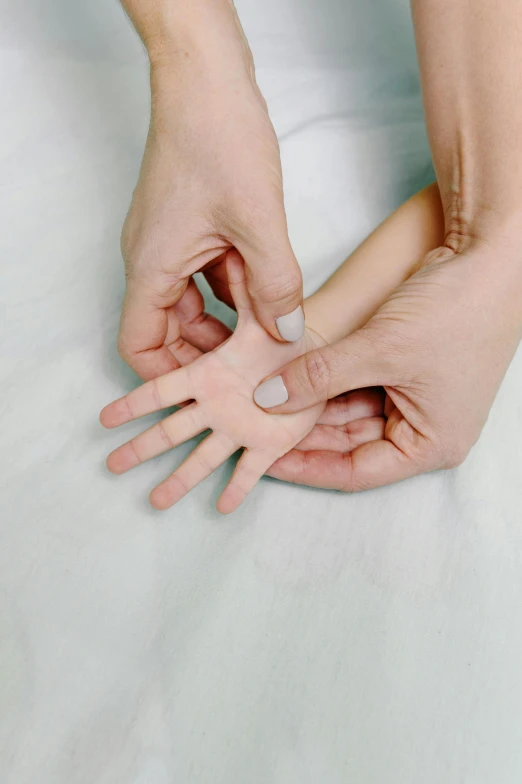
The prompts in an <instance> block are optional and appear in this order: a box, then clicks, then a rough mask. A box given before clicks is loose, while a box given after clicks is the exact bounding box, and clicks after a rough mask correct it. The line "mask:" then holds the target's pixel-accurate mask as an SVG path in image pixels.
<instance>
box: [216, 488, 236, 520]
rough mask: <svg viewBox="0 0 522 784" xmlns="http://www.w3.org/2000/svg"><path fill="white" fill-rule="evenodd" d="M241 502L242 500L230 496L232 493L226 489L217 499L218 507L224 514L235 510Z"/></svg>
mask: <svg viewBox="0 0 522 784" xmlns="http://www.w3.org/2000/svg"><path fill="white" fill-rule="evenodd" d="M240 504H241V501H240V500H237V499H234V498H230V493H229V492H227V491H226V490H225V491H224V492H223V493H222V494H221V495H220V497H219V498H218V500H217V503H216V509H217V511H218V512H219V513H220V514H222V515H229V514H232V512H235V511H236V509H237V508H238V506H239V505H240Z"/></svg>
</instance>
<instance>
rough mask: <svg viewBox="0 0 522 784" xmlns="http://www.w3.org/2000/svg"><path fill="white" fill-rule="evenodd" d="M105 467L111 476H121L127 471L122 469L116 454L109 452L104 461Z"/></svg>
mask: <svg viewBox="0 0 522 784" xmlns="http://www.w3.org/2000/svg"><path fill="white" fill-rule="evenodd" d="M105 465H106V466H107V469H108V470H109V471H110V473H111V474H117V475H119V474H123V473H124V472H125V471H126V470H127V469H126V468H124V467H123V465H122V463H121V462H120V460H119V458H118V456H117V453H116V452H111V453H110V455H109V456H108V458H107V459H106V461H105Z"/></svg>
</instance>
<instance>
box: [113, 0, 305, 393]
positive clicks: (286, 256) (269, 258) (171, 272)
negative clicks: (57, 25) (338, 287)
mask: <svg viewBox="0 0 522 784" xmlns="http://www.w3.org/2000/svg"><path fill="white" fill-rule="evenodd" d="M124 4H125V5H126V7H127V10H128V11H129V13H130V14H131V17H132V18H133V21H134V23H135V25H136V27H137V28H138V29H139V31H140V33H141V34H142V37H143V39H144V41H145V43H146V45H147V48H148V50H149V56H150V59H151V89H152V116H151V124H150V131H149V135H148V139H147V145H146V149H145V154H144V157H143V163H142V167H141V172H140V176H139V181H138V185H137V187H136V190H135V192H134V196H133V199H132V204H131V207H130V210H129V214H128V216H127V220H126V222H125V226H124V229H123V234H122V251H123V256H124V259H125V267H126V278H127V288H126V294H125V301H124V304H123V310H122V319H121V327H120V336H119V349H120V353H121V355H122V357H123V358H124V359H125V360H126V361H127V362H128V363H129V365H131V366H132V367H133V368H134V370H136V372H137V373H138V374H139V375H140V376H141V377H142V378H144V379H150V378H153V377H155V376H158V375H160V374H162V373H166V372H168V371H170V370H173V369H175V368H176V367H178V366H179V364H178V361H177V360H176V357H175V356H174V355H175V353H176V350H177V348H178V347H179V345H180V340H181V342H182V343H183V339H185V340H188V341H190V342H191V343H192V345H195V346H197V347H199V348H202V349H204V350H208V349H209V348H213V347H214V346H215V345H217V344H218V343H219V342H221V341H222V340H223V339H225V338H226V337H227V336H228V334H229V333H228V330H226V329H222V328H221V327H220V326H219V324H218V323H217V322H215V321H213V322H210V321H209V320H208V319H205V317H204V314H203V312H202V310H201V311H200V313H199V314H197V315H196V318H195V319H193V320H192V322H191V334H190V337H189V336H188V333H187V332H186V331H185V329H184V327H183V325H180V321H179V317H178V312H177V309H176V307H175V305H176V303H179V302H180V300H181V298H182V297H183V295H184V293H185V292H186V290H187V286H188V284H189V281H190V278H191V275H192V274H193V273H194V272H196V271H198V270H203V271H204V272H205V274H206V275H207V278H208V280H209V282H210V284H211V286H212V288H213V289H214V292H215V293H216V294H217V296H218V297H219V298H220V299H222V300H224V301H226V302H230V299H229V292H228V284H227V282H226V272H225V268H224V258H225V253H226V251H227V250H229V249H230V248H231V247H235V248H237V250H238V251H239V252H240V254H241V255H242V257H243V258H244V260H245V265H246V273H247V285H248V290H249V293H250V297H251V299H252V302H253V306H254V310H255V313H256V315H257V318H258V320H259V321H260V323H261V324H262V325H263V326H264V327H265V329H266V330H267V331H268V332H269V333H270V334H272V335H273V336H274V337H276V338H277V339H283V340H290V341H293V340H296V339H298V338H300V337H301V336H302V334H303V331H304V319H303V315H302V309H301V307H300V303H301V300H302V281H301V274H300V270H299V266H298V264H297V261H296V259H295V256H294V254H293V252H292V249H291V246H290V242H289V239H288V231H287V225H286V217H285V210H284V205H283V189H282V177H281V164H280V156H279V148H278V143H277V139H276V136H275V133H274V129H273V127H272V124H271V122H270V118H269V116H268V112H267V108H266V104H265V102H264V100H263V97H262V96H261V93H260V91H259V89H258V87H257V85H256V82H255V76H254V69H253V63H252V59H251V55H250V52H249V49H248V46H247V44H246V41H245V39H244V37H243V35H242V32H241V28H240V26H239V22H238V20H237V17H236V16H235V14H234V12H233V5H232V3H230V2H228V0H227V1H226V2H225V1H224V0H218V1H217V2H216V0H213V2H207V1H206V0H198V2H195V3H193V4H179V5H178V4H170V3H168V4H167V5H165V3H155V4H153V3H150V2H149V3H147V2H146V3H142V4H138V3H136V2H134V0H132V1H131V0H125V1H124ZM147 4H148V5H149V6H150V9H149V14H148V15H145V14H144V12H143V6H146V5H147ZM163 6H165V9H166V10H165V11H164V16H161V18H160V19H159V20H158V19H156V16H157V15H158V14H159V11H158V8H160V10H161V8H163ZM182 6H185V8H182ZM189 6H190V7H189ZM140 13H142V16H140ZM162 13H163V12H162ZM181 13H183V14H185V16H184V17H183V19H179V18H177V19H176V22H177V24H176V25H171V17H172V16H173V15H174V16H176V14H181ZM151 17H152V18H153V20H155V21H154V30H155V31H156V32H155V34H154V35H153V34H152V33H150V32H149V33H148V34H147V32H146V29H145V28H146V25H147V24H148V25H149V26H151V25H152V22H150V19H151ZM166 28H168V30H169V33H168V35H167V34H166V33H165V29H166ZM171 28H172V29H171ZM178 310H179V309H178ZM198 322H199V323H198Z"/></svg>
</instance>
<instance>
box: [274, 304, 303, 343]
mask: <svg viewBox="0 0 522 784" xmlns="http://www.w3.org/2000/svg"><path fill="white" fill-rule="evenodd" d="M275 323H276V327H277V330H278V332H279V335H280V337H281V338H282V339H283V340H285V341H286V342H287V343H296V342H297V341H298V340H301V338H302V337H303V335H304V333H305V317H304V311H303V308H302V307H301V305H298V306H297V308H295V309H294V310H292V311H291V312H290V313H287V314H286V315H284V316H279V318H276V320H275Z"/></svg>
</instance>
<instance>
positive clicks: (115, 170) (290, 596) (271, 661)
mask: <svg viewBox="0 0 522 784" xmlns="http://www.w3.org/2000/svg"><path fill="white" fill-rule="evenodd" d="M238 9H239V12H240V15H241V18H242V20H243V22H244V26H245V28H246V31H247V34H248V36H249V38H250V41H251V44H252V48H253V51H254V55H255V58H256V62H257V66H258V76H259V82H260V85H261V87H262V89H263V91H264V93H265V96H266V98H267V100H268V103H269V107H270V111H271V114H272V117H273V120H274V123H275V125H276V128H277V131H278V134H279V136H280V139H281V146H282V156H283V166H284V175H285V186H286V201H287V209H288V215H289V224H290V231H291V239H292V242H293V244H294V248H295V250H296V253H297V255H298V258H299V260H300V261H301V263H302V266H303V270H304V273H305V278H306V287H307V291H310V290H312V289H314V288H316V287H317V286H318V285H319V283H321V282H322V281H323V280H324V279H325V278H326V277H327V276H328V275H329V273H330V272H331V271H332V270H333V269H334V268H335V267H336V266H337V265H338V264H339V263H340V262H341V261H342V260H343V258H344V256H345V255H346V254H347V253H348V252H349V251H350V250H352V249H353V248H354V247H355V246H356V245H357V244H358V242H359V241H360V240H361V239H362V238H363V237H364V236H365V235H366V234H367V233H368V232H369V231H370V230H371V229H372V228H373V227H374V226H375V225H376V224H377V223H378V222H379V221H380V220H381V219H382V218H384V217H385V216H386V215H387V214H388V213H389V212H390V211H391V210H392V209H393V208H394V207H395V206H397V205H398V204H400V203H401V202H402V201H404V199H405V198H407V197H408V196H409V195H410V194H411V193H413V192H414V191H415V190H416V189H417V188H419V187H421V186H422V185H424V184H425V183H426V182H428V181H429V179H430V178H431V176H432V175H431V170H430V158H429V152H428V148H427V143H426V139H425V132H424V127H423V119H422V109H421V102H420V95H419V83H418V74H417V68H416V62H415V52H414V44H413V36H412V31H411V25H410V19H409V14H408V7H407V3H406V2H405V0H400V1H399V0H395V2H393V1H392V0H372V1H371V2H370V0H262V2H261V0H258V2H254V0H242V1H241V2H239V4H238ZM0 88H1V96H2V111H1V113H0V224H1V231H0V252H1V267H0V273H1V288H0V324H1V327H0V329H1V341H0V359H1V361H0V376H1V387H0V389H1V393H0V420H1V421H0V444H1V452H0V455H1V457H0V460H1V472H0V482H1V496H0V501H1V523H0V525H1V531H0V533H1V547H0V624H1V625H0V780H1V782H2V784H319V782H321V784H442V783H444V784H519V782H520V781H522V716H521V709H522V673H521V661H522V632H521V610H522V569H521V556H522V526H521V522H522V520H521V517H522V515H521V512H520V508H521V500H522V488H521V482H520V471H521V464H522V459H521V458H522V448H521V436H522V418H521V413H522V409H521V403H520V381H521V375H522V365H521V359H520V355H519V356H518V357H517V358H516V359H515V361H514V363H513V365H512V368H511V370H510V372H509V374H508V377H507V378H506V381H505V383H504V385H503V387H502V389H501V391H500V394H499V396H498V399H497V402H496V404H495V406H494V409H493V411H492V414H491V417H490V420H489V423H488V425H487V428H486V430H485V432H484V435H483V437H482V439H481V441H480V443H479V444H478V446H477V447H476V448H475V449H474V450H473V451H472V453H471V455H470V457H469V459H468V460H467V462H466V463H465V464H464V465H463V466H462V467H461V468H459V469H458V470H456V471H452V472H447V473H439V474H434V475H431V476H424V477H420V478H417V479H414V480H412V481H409V482H406V483H403V484H401V485H398V486H394V487H390V488H384V489H381V490H377V491H374V492H369V493H365V494H361V495H357V496H352V497H350V496H343V495H340V494H337V493H332V492H324V491H317V490H310V489H304V488H299V487H294V486H290V485H285V484H283V483H279V482H276V481H273V480H263V481H262V482H261V483H260V485H259V486H258V487H257V489H256V490H255V492H254V493H253V494H252V496H251V497H250V498H249V500H248V501H247V502H246V503H245V504H244V506H243V507H242V508H241V510H240V511H239V512H238V513H236V514H234V515H232V516H230V517H226V518H225V517H220V516H219V515H218V514H217V513H216V512H215V511H214V508H213V505H214V503H215V500H216V498H217V496H218V493H219V489H220V488H222V487H223V485H224V482H225V480H226V477H227V476H228V475H229V474H230V471H231V465H228V466H226V467H224V468H223V469H222V470H220V471H218V472H217V473H216V474H215V475H214V476H212V477H211V478H210V479H209V480H208V481H206V482H205V483H204V484H203V485H202V486H201V487H200V488H198V489H197V490H196V491H195V492H193V493H192V494H190V495H189V496H188V497H187V498H185V499H184V500H183V501H182V502H181V503H180V504H179V505H178V506H176V507H175V508H174V509H173V510H171V511H170V512H167V513H165V514H159V513H156V512H154V511H153V510H152V509H151V508H149V507H148V504H147V495H148V492H149V490H150V489H151V488H152V487H153V486H154V484H155V483H157V482H158V481H159V480H160V479H161V478H163V477H164V476H165V475H166V474H167V473H168V472H169V471H170V470H171V469H172V467H173V466H175V465H176V464H177V463H178V462H179V461H180V460H181V458H182V456H183V455H184V454H186V453H187V452H188V450H189V449H191V448H192V446H193V444H189V445H187V446H184V447H181V448H179V449H177V450H175V452H171V453H170V454H167V455H165V456H163V457H161V458H159V459H157V460H154V461H152V462H151V463H149V464H147V465H146V466H143V467H142V468H140V469H139V470H137V471H135V472H132V473H130V474H128V475H126V476H124V477H120V478H113V477H111V476H109V475H108V474H107V472H106V471H105V469H104V465H103V461H104V457H105V455H106V454H107V453H108V452H109V451H110V450H111V449H112V448H113V447H114V446H116V445H117V444H119V443H121V441H122V440H123V439H124V437H125V438H126V437H128V436H129V435H130V434H131V433H133V432H135V431H137V430H139V429H140V428H141V425H131V426H128V427H127V428H126V432H125V433H122V432H113V433H107V432H104V431H103V430H102V428H101V427H100V426H99V425H98V423H97V415H98V411H99V409H100V408H101V407H102V406H103V405H104V404H105V403H106V402H108V401H110V400H111V399H113V398H114V397H116V396H119V395H120V394H122V393H123V392H124V391H126V390H128V389H130V388H131V387H132V386H133V385H135V384H136V383H137V379H136V377H135V376H134V375H133V374H132V373H131V371H130V370H128V369H127V368H126V367H125V366H124V364H123V363H122V362H121V360H120V359H119V358H118V356H117V353H116V349H115V343H116V333H117V322H118V315H119V308H120V303H121V297H122V291H123V274H122V265H121V262H120V257H119V232H120V228H121V224H122V221H123V218H124V215H125V212H126V209H127V206H128V202H129V199H130V195H131V191H132V188H133V186H134V184H135V180H136V175H137V170H138V166H139V162H140V157H141V152H142V148H143V142H144V137H145V133H146V127H147V123H148V101H149V96H148V86H147V69H146V62H145V59H144V56H143V52H142V50H141V46H140V44H139V42H138V41H137V39H136V37H135V35H134V33H133V31H132V29H131V28H130V26H129V24H128V23H127V21H126V20H125V18H124V16H123V14H122V12H121V11H120V9H119V6H118V3H117V2H116V1H115V0H114V1H113V2H111V3H107V2H104V0H89V1H88V0H78V2H75V3H72V2H70V0H49V1H48V2H46V3H44V2H41V0H17V2H16V3H15V2H10V3H8V2H7V0H3V3H2V4H1V5H0ZM473 394H474V390H473V389H470V390H469V395H470V396H471V395H473Z"/></svg>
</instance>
